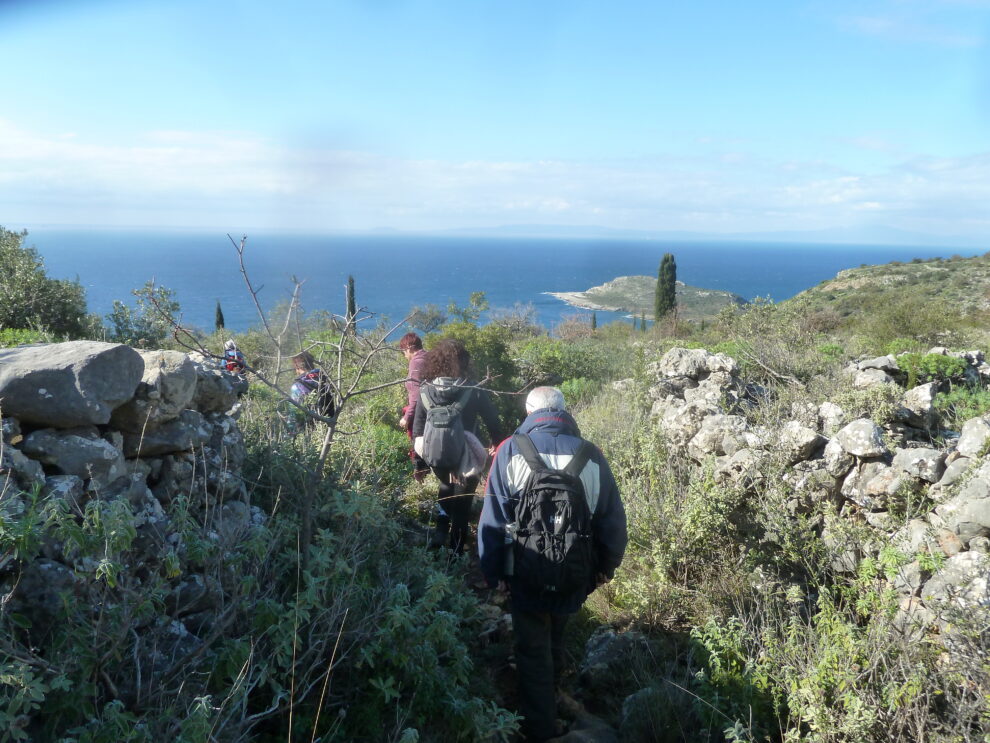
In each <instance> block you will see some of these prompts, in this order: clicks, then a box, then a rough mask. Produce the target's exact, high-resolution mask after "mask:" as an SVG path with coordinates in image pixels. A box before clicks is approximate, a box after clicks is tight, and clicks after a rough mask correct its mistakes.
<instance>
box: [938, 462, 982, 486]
mask: <svg viewBox="0 0 990 743" xmlns="http://www.w3.org/2000/svg"><path fill="white" fill-rule="evenodd" d="M972 463H973V460H972V459H970V458H969V457H957V458H956V459H953V460H952V462H951V463H950V464H949V466H948V467H946V468H945V471H944V472H943V473H942V477H941V478H940V479H939V481H938V484H939V485H941V486H942V487H948V486H949V485H952V484H953V483H954V482H956V481H958V480H959V478H960V477H962V475H963V473H965V472H966V470H968V469H969V467H970V465H971V464H972Z"/></svg>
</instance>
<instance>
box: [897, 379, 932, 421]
mask: <svg viewBox="0 0 990 743" xmlns="http://www.w3.org/2000/svg"><path fill="white" fill-rule="evenodd" d="M937 393H938V383H937V382H929V383H928V384H921V385H918V386H917V387H915V388H914V389H910V390H908V391H907V392H905V393H904V397H903V398H902V399H901V408H900V410H899V415H898V417H899V418H900V419H901V420H903V421H904V422H905V423H907V424H908V425H911V426H914V427H916V428H921V429H925V430H927V429H929V428H931V427H932V426H934V425H935V419H936V417H937V415H936V411H935V406H934V403H935V395H936V394H937Z"/></svg>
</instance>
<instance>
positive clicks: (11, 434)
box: [0, 418, 23, 444]
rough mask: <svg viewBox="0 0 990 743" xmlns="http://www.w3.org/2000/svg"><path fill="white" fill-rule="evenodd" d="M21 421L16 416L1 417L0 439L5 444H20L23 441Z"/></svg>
mask: <svg viewBox="0 0 990 743" xmlns="http://www.w3.org/2000/svg"><path fill="white" fill-rule="evenodd" d="M22 438H23V436H21V423H20V421H18V420H17V419H16V418H3V419H0V440H2V441H3V443H5V444H19V443H20V442H21V439H22Z"/></svg>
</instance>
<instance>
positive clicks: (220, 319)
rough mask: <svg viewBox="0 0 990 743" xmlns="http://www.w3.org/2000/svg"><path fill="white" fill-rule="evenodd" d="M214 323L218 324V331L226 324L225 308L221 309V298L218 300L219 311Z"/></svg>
mask: <svg viewBox="0 0 990 743" xmlns="http://www.w3.org/2000/svg"><path fill="white" fill-rule="evenodd" d="M214 323H215V324H216V326H217V332H218V333H219V332H220V331H221V330H223V328H224V325H223V310H222V309H220V300H219V299H218V300H217V313H216V319H215V320H214Z"/></svg>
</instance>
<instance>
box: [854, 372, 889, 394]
mask: <svg viewBox="0 0 990 743" xmlns="http://www.w3.org/2000/svg"><path fill="white" fill-rule="evenodd" d="M852 384H853V387H855V388H856V389H858V390H865V389H867V388H869V387H876V386H877V385H881V384H897V382H896V381H894V378H893V377H892V376H890V375H889V374H888V373H887V372H885V371H880V370H879V369H865V370H863V371H858V372H856V376H855V377H853V383H852Z"/></svg>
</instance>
